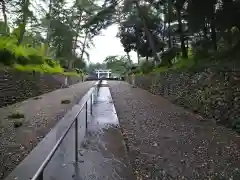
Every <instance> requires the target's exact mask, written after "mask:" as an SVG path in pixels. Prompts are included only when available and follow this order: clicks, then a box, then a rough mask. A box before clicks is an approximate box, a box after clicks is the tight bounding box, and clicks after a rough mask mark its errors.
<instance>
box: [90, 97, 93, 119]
mask: <svg viewBox="0 0 240 180" xmlns="http://www.w3.org/2000/svg"><path fill="white" fill-rule="evenodd" d="M92 96H93V94H91V98H90V101H91V104H90V105H91V106H90V110H91V115H92V113H93V107H92V106H93V97H92Z"/></svg>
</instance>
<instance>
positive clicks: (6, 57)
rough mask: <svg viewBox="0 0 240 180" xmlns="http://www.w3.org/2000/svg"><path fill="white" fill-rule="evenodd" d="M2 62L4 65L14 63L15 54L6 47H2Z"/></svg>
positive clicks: (0, 51)
mask: <svg viewBox="0 0 240 180" xmlns="http://www.w3.org/2000/svg"><path fill="white" fill-rule="evenodd" d="M0 62H1V63H3V64H4V65H12V64H13V63H14V55H13V54H12V52H11V51H9V50H8V49H6V48H3V49H0Z"/></svg>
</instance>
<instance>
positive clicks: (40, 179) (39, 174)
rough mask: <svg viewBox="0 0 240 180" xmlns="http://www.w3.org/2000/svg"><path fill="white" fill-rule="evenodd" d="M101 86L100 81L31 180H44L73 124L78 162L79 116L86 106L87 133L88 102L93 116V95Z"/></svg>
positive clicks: (76, 159)
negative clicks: (49, 164)
mask: <svg viewBox="0 0 240 180" xmlns="http://www.w3.org/2000/svg"><path fill="white" fill-rule="evenodd" d="M99 84H101V81H98V83H97V86H96V87H95V88H93V89H92V91H91V93H90V97H88V98H87V99H86V101H85V103H82V104H81V107H80V110H79V112H78V113H77V114H76V115H75V117H74V119H73V121H72V122H71V124H70V125H69V126H68V128H67V129H66V130H65V131H64V133H63V134H62V136H61V137H60V138H59V140H58V141H57V143H56V144H55V145H54V147H53V148H52V150H51V151H50V153H49V154H48V156H47V157H46V159H45V160H44V161H43V163H42V164H41V166H40V167H39V168H38V170H37V172H36V173H35V174H34V176H33V177H32V178H31V180H43V172H44V170H45V168H46V166H47V165H48V163H49V162H50V161H51V159H52V157H53V156H54V154H55V153H56V151H57V150H58V148H59V146H60V145H61V143H62V141H63V140H64V138H65V137H66V135H67V134H68V132H69V131H70V129H71V127H72V126H73V124H74V123H75V161H76V162H77V161H78V115H79V114H80V113H81V112H82V110H83V108H84V106H86V115H85V116H86V122H85V127H86V131H87V112H88V111H87V110H88V109H87V106H88V105H87V104H88V103H87V102H88V100H89V99H90V102H91V105H90V112H91V114H92V105H93V102H92V101H93V93H94V92H95V91H96V89H97V92H98V91H99V88H100V86H99Z"/></svg>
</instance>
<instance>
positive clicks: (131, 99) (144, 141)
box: [109, 81, 240, 180]
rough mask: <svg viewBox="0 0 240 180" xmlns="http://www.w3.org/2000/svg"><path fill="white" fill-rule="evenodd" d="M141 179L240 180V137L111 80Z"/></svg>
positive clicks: (130, 153) (131, 156)
mask: <svg viewBox="0 0 240 180" xmlns="http://www.w3.org/2000/svg"><path fill="white" fill-rule="evenodd" d="M109 85H110V89H111V93H112V97H113V102H114V104H115V107H116V111H117V114H118V118H119V121H120V125H121V126H122V129H123V133H124V135H125V137H126V142H127V145H128V147H129V155H130V160H131V164H132V166H133V169H134V172H135V174H136V176H137V179H138V180H148V179H149V180H161V179H164V180H169V179H174V180H180V179H181V180H182V179H187V180H208V179H213V180H222V179H224V180H225V179H231V180H239V179H240V169H239V168H240V136H238V135H237V134H235V133H234V132H232V131H231V130H229V129H226V128H224V127H218V126H216V125H215V124H214V123H212V122H210V121H207V120H206V121H204V120H203V119H201V118H199V117H198V116H196V115H194V114H192V113H190V112H188V111H186V110H184V109H183V108H180V107H178V106H175V105H173V104H172V103H170V102H169V101H168V100H166V99H164V98H162V97H161V96H156V95H152V94H151V93H149V92H147V91H145V90H141V89H138V88H131V86H130V85H128V84H127V83H125V82H114V81H112V82H111V81H110V82H109Z"/></svg>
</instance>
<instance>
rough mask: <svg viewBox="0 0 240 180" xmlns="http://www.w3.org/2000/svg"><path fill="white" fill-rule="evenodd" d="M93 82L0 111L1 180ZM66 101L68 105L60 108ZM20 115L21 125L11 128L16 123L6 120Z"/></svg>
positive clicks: (60, 90) (12, 120)
mask: <svg viewBox="0 0 240 180" xmlns="http://www.w3.org/2000/svg"><path fill="white" fill-rule="evenodd" d="M93 84H94V82H83V83H78V84H75V85H73V86H70V87H69V88H65V89H59V90H56V91H53V92H50V93H47V94H43V95H41V96H40V99H34V98H31V99H28V100H26V101H23V102H20V103H16V104H13V105H11V106H7V107H3V108H0V139H1V140H0V179H2V178H3V177H6V176H7V174H8V173H9V172H11V171H12V170H13V169H14V168H15V167H16V165H17V164H19V163H20V161H21V160H22V159H23V158H24V157H26V155H27V154H28V153H29V152H30V151H31V150H32V149H33V148H34V147H35V146H36V145H37V143H38V142H39V141H41V139H42V138H43V137H44V136H45V135H46V134H47V133H48V132H49V131H50V130H51V128H52V127H53V126H54V125H55V124H56V123H57V122H58V120H59V119H60V118H61V117H63V115H64V114H65V113H66V112H67V111H68V110H69V109H70V108H71V107H72V106H73V105H74V104H76V103H77V102H78V101H79V100H80V99H81V98H82V96H83V95H84V94H85V93H86V92H87V91H88V90H89V89H90V88H91V87H92V86H93ZM62 100H69V101H70V103H69V104H62V103H61V101H62ZM16 111H19V112H21V113H22V114H24V116H25V117H24V118H23V119H21V121H22V122H23V125H22V126H21V127H18V128H14V126H13V123H14V121H16V120H15V119H10V118H8V116H9V115H11V114H12V113H14V112H16Z"/></svg>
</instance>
